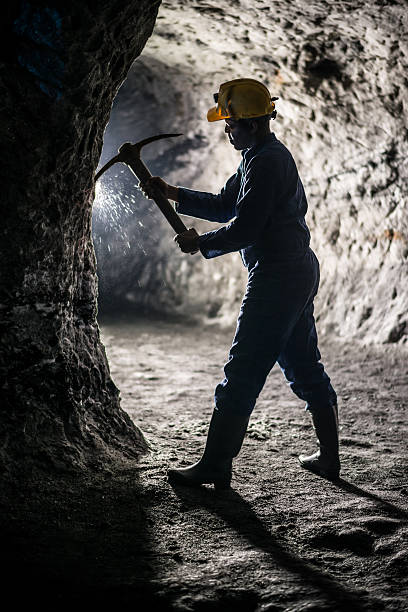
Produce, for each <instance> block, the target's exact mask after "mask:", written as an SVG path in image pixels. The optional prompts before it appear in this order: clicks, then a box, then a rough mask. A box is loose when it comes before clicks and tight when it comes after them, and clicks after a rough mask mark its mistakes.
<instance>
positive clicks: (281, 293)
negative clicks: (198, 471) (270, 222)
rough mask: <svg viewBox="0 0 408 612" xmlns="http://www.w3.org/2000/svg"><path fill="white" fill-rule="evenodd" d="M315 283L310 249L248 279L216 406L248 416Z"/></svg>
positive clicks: (316, 278) (315, 270)
mask: <svg viewBox="0 0 408 612" xmlns="http://www.w3.org/2000/svg"><path fill="white" fill-rule="evenodd" d="M317 286H318V264H317V260H316V258H315V256H314V255H313V253H310V254H308V255H307V256H305V258H304V260H302V261H301V262H299V264H298V265H297V266H296V265H294V264H292V265H288V266H287V267H286V268H282V267H279V268H273V267H272V266H271V267H269V268H264V269H262V270H260V271H257V273H256V274H254V275H253V276H252V278H250V281H249V283H248V287H247V292H246V294H245V297H244V300H243V302H242V306H241V310H240V314H239V317H238V322H237V329H236V333H235V337H234V340H233V343H232V346H231V349H230V353H229V359H228V362H227V363H226V364H225V367H224V373H225V378H224V380H223V381H222V382H221V383H220V384H219V385H217V387H216V390H215V404H216V407H217V408H218V409H219V410H221V411H225V412H234V413H239V414H246V415H247V416H249V415H250V414H251V412H252V410H253V409H254V406H255V402H256V399H257V397H258V395H259V393H260V392H261V390H262V388H263V386H264V384H265V380H266V378H267V376H268V374H269V372H270V370H271V369H272V367H273V365H274V364H275V362H276V360H277V359H278V357H279V355H281V354H282V353H283V351H284V348H285V346H286V344H287V343H288V341H289V338H291V336H292V334H293V330H294V329H295V327H296V326H297V323H298V321H299V319H300V318H301V317H302V313H303V312H304V310H305V308H306V307H307V305H308V304H309V303H310V302H311V301H312V300H313V296H314V295H315V293H316V290H317Z"/></svg>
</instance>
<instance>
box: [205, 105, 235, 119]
mask: <svg viewBox="0 0 408 612" xmlns="http://www.w3.org/2000/svg"><path fill="white" fill-rule="evenodd" d="M229 117H230V115H223V114H222V111H221V109H220V108H219V107H218V106H213V107H212V108H210V110H209V111H208V113H207V121H209V122H210V123H211V122H212V121H221V120H222V119H229Z"/></svg>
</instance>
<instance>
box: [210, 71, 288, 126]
mask: <svg viewBox="0 0 408 612" xmlns="http://www.w3.org/2000/svg"><path fill="white" fill-rule="evenodd" d="M277 99H278V98H271V94H270V93H269V91H268V89H267V88H266V87H265V85H264V84H263V83H261V82H260V81H256V80H255V79H234V80H233V81H227V83H223V84H222V85H220V89H219V91H218V93H216V94H214V101H215V102H216V103H217V106H213V107H212V108H210V110H209V111H208V113H207V119H208V121H220V120H221V119H235V120H238V119H250V118H252V117H263V116H264V115H272V118H273V119H275V117H276V111H275V100H277Z"/></svg>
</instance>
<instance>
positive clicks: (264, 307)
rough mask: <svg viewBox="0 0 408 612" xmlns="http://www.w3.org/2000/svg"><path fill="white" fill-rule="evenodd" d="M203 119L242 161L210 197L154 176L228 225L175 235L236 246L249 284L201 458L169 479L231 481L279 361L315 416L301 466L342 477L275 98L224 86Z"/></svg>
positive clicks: (293, 171) (304, 244)
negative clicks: (221, 127)
mask: <svg viewBox="0 0 408 612" xmlns="http://www.w3.org/2000/svg"><path fill="white" fill-rule="evenodd" d="M214 99H215V102H216V106H215V107H213V108H211V109H210V110H209V111H208V113H207V119H208V121H211V122H213V121H219V120H224V121H225V132H226V133H227V135H228V138H229V141H230V143H231V145H232V146H233V147H234V148H235V149H237V150H238V151H241V152H242V153H241V154H242V161H241V163H240V165H239V167H238V169H237V171H236V173H235V174H234V175H233V176H231V177H230V178H229V179H228V181H227V182H226V184H225V185H224V187H223V188H222V189H221V191H220V193H219V194H217V195H214V194H212V193H205V192H200V191H193V190H191V189H186V188H184V187H176V186H173V185H169V184H167V183H166V182H165V181H163V179H161V178H160V177H153V178H152V179H151V180H150V181H149V183H148V184H147V185H146V186H144V187H143V188H144V189H145V190H146V191H147V192H148V188H149V185H150V184H154V185H155V186H156V187H160V189H161V190H162V191H163V193H164V194H165V195H166V197H167V198H168V199H171V200H174V201H175V202H176V210H177V211H178V212H179V213H182V214H185V215H190V216H193V217H198V218H200V219H207V220H209V221H218V222H220V223H227V222H229V223H228V225H225V226H223V227H220V228H219V229H216V230H214V231H210V232H206V233H205V234H202V235H201V236H200V235H198V233H197V232H196V230H195V229H194V228H193V229H189V230H188V231H186V232H183V233H182V234H178V235H177V236H176V237H175V240H176V242H177V244H178V245H179V247H180V249H181V250H182V251H183V253H196V252H201V254H202V255H203V256H204V257H205V258H207V259H209V258H212V257H219V256H221V255H224V254H225V253H230V252H232V251H239V252H240V254H241V258H242V262H243V264H244V266H245V267H246V268H247V269H248V284H247V287H246V292H245V295H244V298H243V300H242V305H241V309H240V312H239V316H238V321H237V327H236V332H235V336H234V340H233V342H232V346H231V349H230V352H229V358H228V361H227V363H226V364H225V367H224V373H225V378H224V380H222V382H220V383H219V384H218V385H217V387H216V389H215V408H214V411H213V415H212V418H211V422H210V426H209V431H208V435H207V442H206V446H205V450H204V453H203V455H202V457H201V459H200V460H199V461H198V462H197V463H195V464H194V465H191V466H189V467H186V468H178V469H170V470H169V472H168V477H169V480H170V481H171V482H173V483H179V484H185V485H190V486H191V485H200V484H204V483H210V484H214V485H215V487H216V488H228V487H229V486H230V483H231V473H232V459H233V458H234V457H236V456H237V455H238V453H239V451H240V449H241V446H242V443H243V440H244V436H245V432H246V429H247V426H248V421H249V418H250V415H251V413H252V411H253V409H254V406H255V402H256V399H257V397H258V395H259V393H260V392H261V390H262V388H263V386H264V384H265V380H266V377H267V376H268V374H269V372H270V371H271V369H272V367H273V365H274V364H275V362H278V364H279V366H280V367H281V369H282V371H283V373H284V375H285V377H286V379H287V380H288V382H289V383H290V387H291V389H292V390H293V392H294V393H295V394H296V395H297V396H298V397H299V398H301V399H302V400H304V401H305V402H306V409H307V410H308V411H309V412H310V413H311V416H312V420H313V425H314V429H315V432H316V436H317V439H318V442H319V450H318V451H317V452H316V453H314V454H312V455H310V456H302V455H301V456H300V457H299V461H300V464H301V466H302V467H304V468H306V469H308V470H311V471H312V472H315V473H317V474H319V475H320V476H323V477H325V478H328V479H336V478H338V477H339V474H340V460H339V443H338V411H337V398H336V393H335V391H334V389H333V387H332V385H331V384H330V379H329V377H328V375H327V374H326V372H325V370H324V367H323V364H322V363H321V362H320V353H319V350H318V346H317V334H316V327H315V320H314V317H313V299H314V297H315V295H316V293H317V289H318V285H319V262H318V260H317V258H316V255H315V254H314V252H313V251H312V250H311V248H310V247H309V243H310V233H309V229H308V227H307V225H306V222H305V214H306V211H307V201H306V195H305V192H304V189H303V185H302V182H301V180H300V178H299V174H298V171H297V168H296V164H295V161H294V159H293V157H292V155H291V154H290V152H289V151H288V149H287V148H286V147H285V146H284V145H283V144H282V143H281V142H280V141H279V140H278V139H277V138H276V136H275V134H274V133H273V132H271V131H270V120H271V119H275V117H276V110H275V101H276V100H277V98H271V96H270V93H269V91H268V89H267V88H266V87H265V85H263V84H262V83H260V82H259V81H256V80H254V79H235V80H233V81H229V82H227V83H223V84H222V85H221V86H220V88H219V92H218V94H215V95H214Z"/></svg>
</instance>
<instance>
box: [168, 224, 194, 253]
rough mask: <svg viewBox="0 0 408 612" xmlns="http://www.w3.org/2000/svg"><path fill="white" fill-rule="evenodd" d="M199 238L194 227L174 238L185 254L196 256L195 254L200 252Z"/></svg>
mask: <svg viewBox="0 0 408 612" xmlns="http://www.w3.org/2000/svg"><path fill="white" fill-rule="evenodd" d="M199 237H200V236H199V235H198V234H197V232H196V231H195V229H194V227H192V228H191V229H189V230H187V231H186V232H182V233H181V234H177V236H174V240H175V242H177V244H178V245H179V247H180V249H181V250H182V251H183V253H190V255H194V253H197V252H198V250H199V247H198V239H199Z"/></svg>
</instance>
